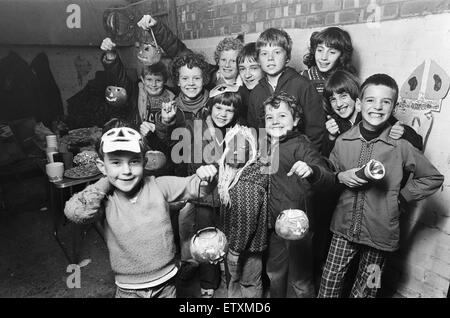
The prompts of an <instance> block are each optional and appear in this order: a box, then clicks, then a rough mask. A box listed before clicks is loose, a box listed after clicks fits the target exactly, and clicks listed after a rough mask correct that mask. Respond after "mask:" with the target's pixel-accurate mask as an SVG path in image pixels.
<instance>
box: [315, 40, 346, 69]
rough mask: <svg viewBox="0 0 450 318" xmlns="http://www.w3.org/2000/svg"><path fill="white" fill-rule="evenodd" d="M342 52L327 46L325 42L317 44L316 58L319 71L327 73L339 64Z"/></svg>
mask: <svg viewBox="0 0 450 318" xmlns="http://www.w3.org/2000/svg"><path fill="white" fill-rule="evenodd" d="M341 55H342V52H341V51H339V50H337V49H334V48H332V47H329V46H326V45H325V43H320V44H319V45H317V48H316V52H315V53H314V58H315V60H316V65H317V68H318V69H319V71H321V72H322V73H326V72H329V71H331V70H332V69H334V68H335V67H336V65H337V62H338V60H339V58H340V57H341Z"/></svg>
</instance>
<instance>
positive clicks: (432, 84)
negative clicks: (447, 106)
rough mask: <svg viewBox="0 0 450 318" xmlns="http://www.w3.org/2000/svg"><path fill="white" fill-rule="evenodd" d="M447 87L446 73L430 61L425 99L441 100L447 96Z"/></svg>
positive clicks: (448, 80)
mask: <svg viewBox="0 0 450 318" xmlns="http://www.w3.org/2000/svg"><path fill="white" fill-rule="evenodd" d="M449 86H450V78H449V76H448V75H447V73H445V71H444V70H443V69H442V67H440V66H439V65H437V64H436V62H434V61H431V64H430V70H429V72H428V81H427V87H426V89H425V98H426V99H434V100H438V99H440V100H442V99H444V97H445V95H447V92H448V88H449Z"/></svg>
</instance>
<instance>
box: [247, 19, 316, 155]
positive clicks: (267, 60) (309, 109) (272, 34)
mask: <svg viewBox="0 0 450 318" xmlns="http://www.w3.org/2000/svg"><path fill="white" fill-rule="evenodd" d="M256 48H257V52H258V61H259V63H260V65H261V69H262V70H263V71H264V73H265V77H264V78H262V79H261V80H260V81H259V84H258V85H256V87H255V88H254V89H253V90H252V92H251V93H250V99H249V109H248V117H247V119H248V125H249V126H250V127H253V128H262V127H263V122H262V121H261V120H262V119H263V116H262V114H263V113H264V109H263V108H262V104H263V102H264V101H265V100H266V99H267V98H268V97H269V96H270V95H271V94H273V93H279V92H280V91H285V92H286V93H288V94H289V95H292V96H294V97H295V100H296V103H297V105H298V107H300V108H301V110H302V112H303V116H304V122H303V127H302V129H303V131H302V132H304V133H305V135H306V136H307V137H308V138H309V139H310V140H311V142H312V143H313V145H314V146H315V147H316V148H317V149H320V146H321V143H322V137H323V134H324V132H325V113H324V110H323V107H322V98H321V96H320V95H319V94H318V93H317V91H316V89H315V87H314V86H313V85H312V83H311V82H310V81H309V80H308V79H306V78H305V77H303V76H301V75H300V74H299V73H297V72H296V71H295V70H294V69H293V68H291V67H288V66H287V63H288V62H289V61H290V58H291V51H292V40H291V37H290V36H289V34H288V33H287V32H285V31H283V30H279V29H275V28H270V29H267V30H265V31H264V32H262V33H261V35H260V36H259V38H258V40H257V41H256Z"/></svg>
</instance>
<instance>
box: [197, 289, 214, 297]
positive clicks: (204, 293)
mask: <svg viewBox="0 0 450 318" xmlns="http://www.w3.org/2000/svg"><path fill="white" fill-rule="evenodd" d="M200 297H201V298H213V297H214V289H203V288H200Z"/></svg>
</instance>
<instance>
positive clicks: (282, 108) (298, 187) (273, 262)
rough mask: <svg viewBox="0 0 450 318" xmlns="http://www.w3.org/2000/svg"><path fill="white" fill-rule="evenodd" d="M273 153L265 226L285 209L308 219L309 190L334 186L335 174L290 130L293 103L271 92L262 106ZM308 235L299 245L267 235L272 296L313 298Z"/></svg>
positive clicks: (295, 118)
mask: <svg viewBox="0 0 450 318" xmlns="http://www.w3.org/2000/svg"><path fill="white" fill-rule="evenodd" d="M263 107H264V113H265V123H266V127H265V128H266V131H267V134H268V138H269V140H270V144H271V146H270V149H271V156H270V159H271V168H272V169H271V171H270V175H269V197H268V198H269V199H268V210H269V223H270V225H271V228H274V227H275V226H274V225H275V220H276V219H277V217H278V215H279V214H280V213H281V212H282V211H284V210H287V209H301V210H303V211H305V212H306V213H307V215H308V218H309V219H310V220H311V219H312V213H311V206H310V202H309V201H310V197H311V194H312V191H314V189H318V188H325V187H326V186H327V185H332V184H333V180H334V175H333V173H332V171H331V170H330V169H329V168H328V165H327V162H326V160H325V159H324V158H323V157H322V156H321V155H320V153H319V152H318V151H317V150H316V149H315V148H314V146H313V145H312V143H311V142H310V141H309V140H308V138H307V137H305V136H304V135H303V134H301V133H300V132H296V131H294V128H295V127H296V126H297V125H298V123H299V121H300V115H301V112H300V110H301V109H300V108H299V107H298V105H297V104H296V99H295V98H294V97H293V96H290V95H288V94H286V93H285V92H279V93H275V94H274V95H272V96H270V97H269V98H268V99H267V100H266V101H265V102H264V104H263ZM311 241H312V233H308V234H307V235H306V236H305V237H304V238H302V239H301V240H297V241H288V240H284V239H283V238H281V237H280V236H278V235H277V234H276V233H275V232H274V231H272V233H271V234H270V242H269V250H268V260H267V274H268V276H269V279H270V296H271V297H275V298H284V297H314V296H315V292H314V284H313V264H312V263H313V257H312V246H311V244H312V242H311Z"/></svg>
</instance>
